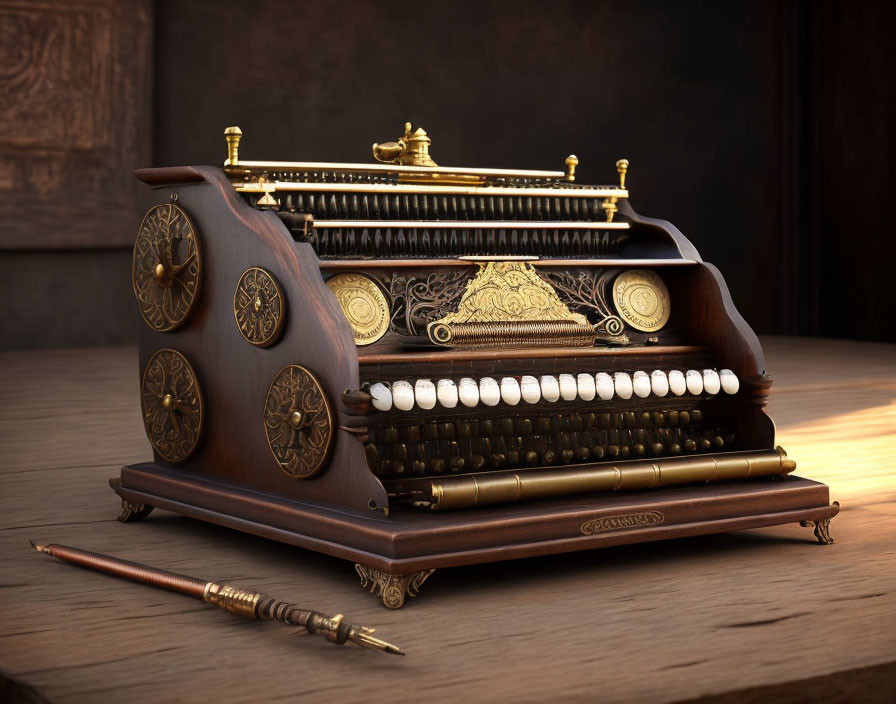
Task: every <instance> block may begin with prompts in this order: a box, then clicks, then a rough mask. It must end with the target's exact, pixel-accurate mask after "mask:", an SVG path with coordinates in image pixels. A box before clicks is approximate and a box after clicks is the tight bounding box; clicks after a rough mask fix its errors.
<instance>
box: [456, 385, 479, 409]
mask: <svg viewBox="0 0 896 704" xmlns="http://www.w3.org/2000/svg"><path fill="white" fill-rule="evenodd" d="M457 395H458V397H460V402H461V403H462V404H464V405H465V406H466V407H467V408H475V407H476V405H477V404H478V403H479V384H477V383H476V380H475V379H471V378H470V377H464V378H463V379H461V380H460V381H459V382H458V383H457Z"/></svg>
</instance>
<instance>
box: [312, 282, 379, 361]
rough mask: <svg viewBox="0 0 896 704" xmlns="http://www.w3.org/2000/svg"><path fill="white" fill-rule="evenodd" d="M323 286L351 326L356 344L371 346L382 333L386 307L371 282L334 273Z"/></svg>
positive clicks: (376, 287)
mask: <svg viewBox="0 0 896 704" xmlns="http://www.w3.org/2000/svg"><path fill="white" fill-rule="evenodd" d="M327 287H328V288H329V289H330V290H331V291H332V292H333V295H334V296H336V300H337V301H339V307H340V308H342V312H343V314H344V315H345V319H346V320H348V324H349V325H351V326H352V330H354V333H355V344H356V345H358V346H359V347H361V346H363V345H372V344H373V343H374V342H376V341H377V340H379V339H380V338H381V337H382V336H383V335H385V334H386V331H387V330H388V329H389V304H388V303H387V302H386V297H385V296H384V295H383V292H382V291H381V290H380V287H379V286H377V285H376V284H375V283H374V282H373V280H372V279H369V278H368V277H366V276H363V275H362V274H337V275H336V276H334V277H332V278H330V279H328V280H327Z"/></svg>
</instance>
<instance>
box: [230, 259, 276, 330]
mask: <svg viewBox="0 0 896 704" xmlns="http://www.w3.org/2000/svg"><path fill="white" fill-rule="evenodd" d="M233 317H234V320H236V327H237V329H238V330H239V331H240V335H242V336H243V339H245V340H246V342H248V343H249V344H250V345H255V346H256V347H270V346H271V345H273V344H274V343H275V342H276V341H277V340H278V339H279V337H280V333H281V332H282V331H283V323H284V321H285V320H286V297H285V296H284V295H283V289H281V288H280V284H278V283H277V280H276V279H275V278H274V277H273V276H272V275H271V274H270V273H269V272H267V271H265V270H264V269H261V268H259V267H255V266H253V267H250V268H249V269H246V271H244V272H243V275H242V276H241V277H240V280H239V281H238V282H237V285H236V291H234V293H233Z"/></svg>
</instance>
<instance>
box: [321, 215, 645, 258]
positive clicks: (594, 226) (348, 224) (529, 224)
mask: <svg viewBox="0 0 896 704" xmlns="http://www.w3.org/2000/svg"><path fill="white" fill-rule="evenodd" d="M309 222H312V221H309ZM313 225H314V229H315V230H318V229H327V228H331V229H337V228H352V227H354V228H387V227H388V228H394V229H402V230H627V229H629V227H630V225H629V223H627V222H603V221H594V220H588V221H578V222H576V221H565V222H558V221H556V220H545V221H543V222H537V221H535V222H533V221H531V220H520V221H519V222H517V221H514V220H314V221H313ZM500 259H501V260H502V261H503V260H506V259H507V257H500Z"/></svg>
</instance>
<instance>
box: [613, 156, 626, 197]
mask: <svg viewBox="0 0 896 704" xmlns="http://www.w3.org/2000/svg"><path fill="white" fill-rule="evenodd" d="M616 171H617V172H619V188H620V189H622V190H625V174H626V172H627V171H628V159H620V160H619V161H617V162H616Z"/></svg>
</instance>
